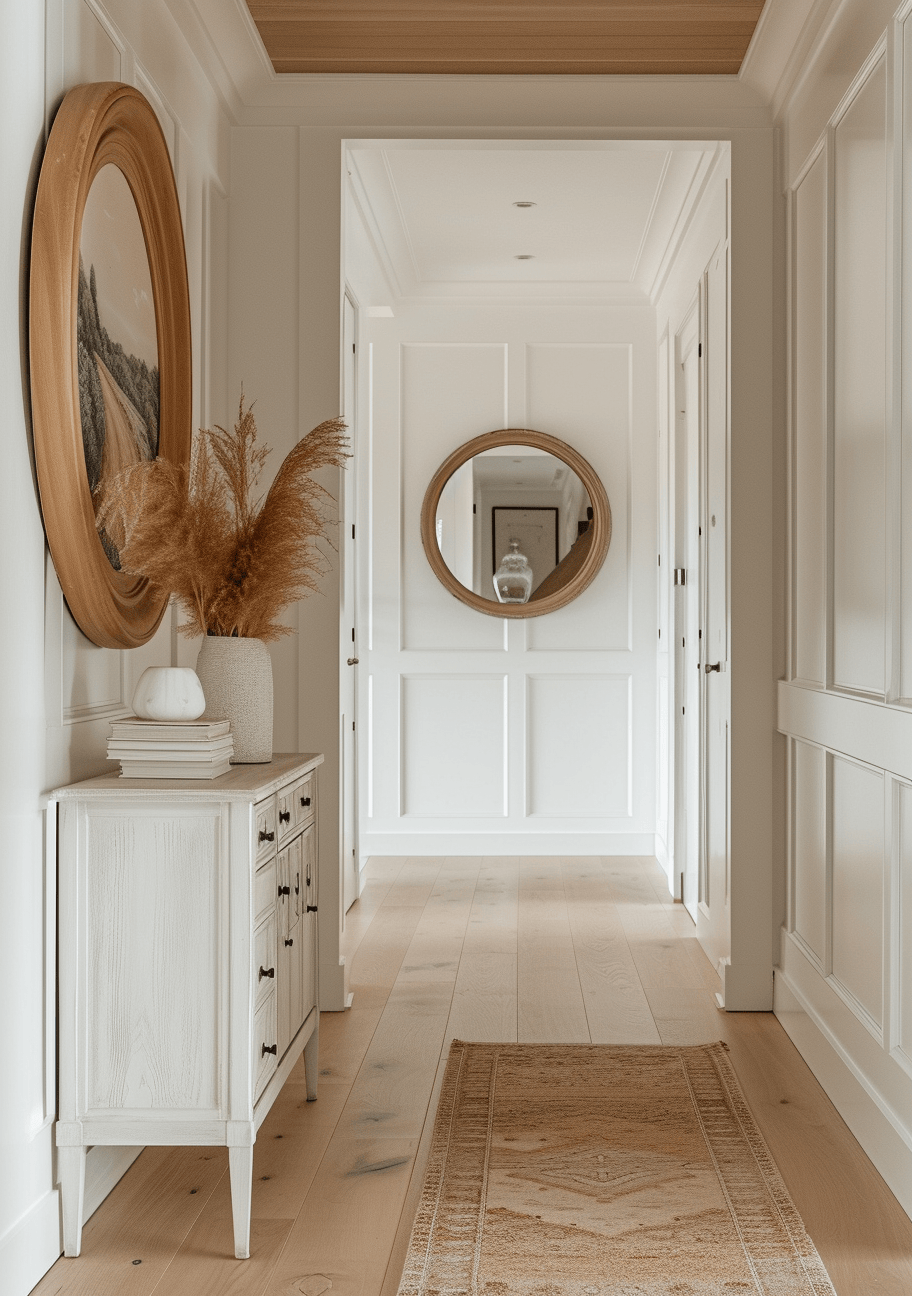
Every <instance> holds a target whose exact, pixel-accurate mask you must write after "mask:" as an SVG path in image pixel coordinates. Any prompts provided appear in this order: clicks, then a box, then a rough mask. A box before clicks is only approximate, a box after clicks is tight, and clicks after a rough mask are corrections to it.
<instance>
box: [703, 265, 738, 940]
mask: <svg viewBox="0 0 912 1296" xmlns="http://www.w3.org/2000/svg"><path fill="white" fill-rule="evenodd" d="M702 300H703V329H702V333H703V338H704V355H703V364H704V369H703V374H702V377H703V380H704V382H703V393H704V400H703V404H704V418H703V437H702V451H703V452H702V456H701V458H702V470H701V473H700V495H701V506H700V515H701V525H702V569H701V585H702V594H703V600H702V617H701V627H702V647H703V676H702V678H703V697H702V707H703V715H702V759H703V778H702V784H703V795H702V821H703V829H702V837H703V840H702V843H701V851H700V855H701V879H700V912H699V916H698V918H697V935H698V937H699V939H700V942H701V944H702V945H703V947H704V949H705V950H706V952H707V954H708V955H709V956H710V958H711V959H712V960H713V962H715V963H718V962H719V960H721V959H725V958H727V957H728V954H729V947H730V922H729V896H728V855H729V851H728V800H729V796H728V724H729V720H728V718H729V682H730V678H731V677H730V675H729V673H728V555H727V539H726V537H727V534H728V527H727V503H728V492H727V480H728V471H727V443H728V373H727V370H728V346H727V338H728V255H727V250H726V248H725V247H724V246H721V247H720V248H719V249H718V250H717V252H716V253H715V254H714V255H713V257H712V259H711V261H710V263H709V266H708V268H707V270H706V274H705V275H704V279H703V293H702Z"/></svg>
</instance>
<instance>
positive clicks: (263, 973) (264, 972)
mask: <svg viewBox="0 0 912 1296" xmlns="http://www.w3.org/2000/svg"><path fill="white" fill-rule="evenodd" d="M274 976H275V968H264V967H261V968H260V980H261V981H262V980H263V977H274Z"/></svg>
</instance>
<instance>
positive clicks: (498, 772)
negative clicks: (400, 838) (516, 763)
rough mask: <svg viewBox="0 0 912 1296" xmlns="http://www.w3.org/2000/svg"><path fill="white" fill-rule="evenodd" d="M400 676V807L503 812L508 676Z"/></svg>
mask: <svg viewBox="0 0 912 1296" xmlns="http://www.w3.org/2000/svg"><path fill="white" fill-rule="evenodd" d="M401 684H402V722H401V727H402V784H401V786H402V813H403V814H404V815H420V816H423V817H425V818H437V817H441V816H442V817H445V818H476V819H485V818H489V817H499V816H503V815H505V814H506V813H507V779H506V774H507V771H506V767H505V761H506V741H505V727H506V708H507V681H506V677H505V676H503V675H444V674H441V675H431V676H427V675H424V676H417V675H405V676H403V677H402V681H401ZM384 754H385V753H383V752H382V751H381V752H380V753H379V756H380V759H381V760H382V759H383V758H384Z"/></svg>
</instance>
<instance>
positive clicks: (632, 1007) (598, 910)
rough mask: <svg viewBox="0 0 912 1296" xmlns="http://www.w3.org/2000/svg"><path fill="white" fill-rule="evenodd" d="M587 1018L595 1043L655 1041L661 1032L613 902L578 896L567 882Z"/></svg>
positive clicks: (571, 925)
mask: <svg viewBox="0 0 912 1296" xmlns="http://www.w3.org/2000/svg"><path fill="white" fill-rule="evenodd" d="M567 892H568V912H569V919H570V931H571V934H572V936H573V945H574V949H575V950H576V965H577V969H578V971H579V978H580V986H581V988H582V992H583V1002H584V1004H585V1008H586V1020H587V1022H588V1023H589V1034H590V1037H591V1039H592V1043H593V1044H658V1043H660V1040H659V1032H658V1029H657V1027H656V1024H655V1021H654V1020H653V1016H652V1012H651V1011H650V1007H649V1000H648V999H647V998H646V994H645V992H644V990H643V986H642V983H641V982H640V978H639V975H638V974H637V967H636V963H635V962H634V958H633V955H632V954H631V952H630V947H629V946H628V944H627V940H626V937H625V936H624V928H623V925H622V923H621V920H620V916H619V915H618V911H617V908H616V907H615V906H614V905H608V904H597V903H593V902H592V901H591V900H589V899H587V900H585V901H580V902H578V901H576V899H575V897H574V894H573V881H572V879H570V880H569V881H568V885H567Z"/></svg>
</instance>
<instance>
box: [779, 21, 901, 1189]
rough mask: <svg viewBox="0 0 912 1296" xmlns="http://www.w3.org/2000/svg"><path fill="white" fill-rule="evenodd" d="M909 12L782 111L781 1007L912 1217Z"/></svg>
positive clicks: (846, 35)
mask: <svg viewBox="0 0 912 1296" xmlns="http://www.w3.org/2000/svg"><path fill="white" fill-rule="evenodd" d="M910 14H912V4H910V3H906V4H904V5H903V6H901V8H900V10H898V11H897V17H896V19H895V21H893V22H891V24H890V25H889V26H888V28H887V30H886V31H884V32H883V33H882V35H881V37H880V39H879V40H877V41H876V43H875V44H874V46H873V48H869V49H867V50H859V49H858V48H857V47H856V44H855V43H853V39H852V37H851V34H850V32H849V29H848V28H846V27H840V26H839V25H838V24H837V25H836V26H834V27H833V28H832V29H831V30H830V33H829V35H828V37H827V41H828V44H827V47H826V48H825V49H824V50H823V51H822V53H821V56H820V58H819V60H818V62H817V63H816V64H815V66H814V68H813V69H812V70H811V71H810V72H809V74H808V76H807V78H806V80H805V81H804V83H803V84H802V88H801V91H800V93H799V94H796V98H795V100H794V101H793V103H791V104H789V105H787V107H786V109H785V112H784V120H783V123H782V124H783V129H784V132H785V133H786V134H787V135H788V138H789V140H790V141H794V140H795V139H798V138H804V139H811V138H812V136H811V133H810V130H809V122H810V121H811V120H812V119H813V118H814V114H816V121H817V132H818V136H817V140H816V142H815V143H813V145H812V147H811V148H810V151H809V153H808V156H807V157H806V158H804V159H803V160H802V159H799V158H798V157H797V156H792V155H790V154H789V151H788V149H787V150H786V152H785V154H784V158H785V162H786V166H788V167H789V173H788V174H786V175H785V176H784V177H783V179H784V183H785V188H786V192H787V196H788V199H789V203H790V220H789V222H788V237H789V256H788V262H789V266H790V267H791V276H790V293H791V298H790V329H791V336H790V346H789V354H790V359H791V374H790V410H791V420H790V455H789V466H790V499H791V517H790V545H789V555H790V556H789V571H788V578H789V591H788V593H789V598H788V606H789V609H790V616H791V626H790V634H789V650H790V660H789V663H788V669H787V672H786V679H785V680H784V681H783V682H781V683H780V685H779V729H780V731H781V732H782V733H784V734H786V735H787V736H788V739H789V742H788V747H789V764H790V777H789V780H788V813H789V825H790V831H789V852H788V894H789V898H790V903H789V911H788V915H787V918H786V921H785V925H784V928H783V931H782V942H781V955H780V965H779V968H778V970H777V973H776V994H775V1008H776V1011H777V1013H778V1014H779V1015H780V1018H781V1020H782V1022H783V1025H784V1026H785V1028H786V1030H787V1031H788V1032H789V1033H790V1034H791V1036H792V1038H793V1039H794V1040H795V1042H796V1044H797V1045H798V1047H799V1049H801V1051H802V1053H803V1054H804V1056H805V1057H806V1058H807V1060H808V1062H809V1063H810V1065H811V1066H812V1067H813V1069H814V1071H815V1073H816V1074H817V1076H818V1078H819V1079H820V1080H821V1082H822V1083H823V1085H824V1087H825V1088H826V1089H827V1091H828V1092H829V1093H830V1096H831V1097H832V1098H833V1100H834V1102H836V1104H837V1106H838V1107H839V1109H840V1111H841V1112H842V1114H843V1116H844V1117H845V1119H846V1121H847V1122H848V1124H849V1125H850V1127H851V1128H852V1130H853V1131H854V1132H855V1133H856V1135H857V1136H858V1137H859V1139H860V1140H861V1142H862V1144H863V1146H864V1147H865V1149H866V1151H868V1152H869V1154H870V1155H871V1157H872V1158H873V1160H874V1161H875V1164H876V1165H877V1167H878V1169H879V1170H880V1171H881V1173H882V1174H883V1175H884V1177H885V1179H886V1180H887V1182H888V1183H889V1185H890V1187H891V1188H892V1189H893V1191H894V1192H895V1193H896V1195H897V1197H898V1198H899V1199H900V1201H901V1202H902V1203H903V1205H904V1207H905V1209H906V1210H907V1211H909V1212H910V1213H912V1188H910V1185H912V1065H910V1057H912V1051H910V1042H912V1009H910V1006H909V1000H910V995H909V992H908V989H907V986H908V984H909V972H910V967H912V905H910V903H909V900H908V896H909V878H910V871H912V866H910V863H909V860H910V858H912V855H910V849H909V830H910V820H909V813H910V810H912V801H910V786H909V783H910V780H912V709H910V708H909V707H908V706H907V705H904V704H903V703H902V701H901V699H902V698H904V697H906V696H907V695H908V694H909V693H910V689H909V686H908V680H909V678H910V676H909V672H908V668H907V667H906V666H905V664H904V657H903V654H905V653H907V651H908V640H907V637H906V636H905V635H904V634H903V623H904V620H905V619H908V616H909V609H910V608H912V599H910V597H909V596H908V594H907V593H906V591H907V590H912V585H910V583H909V576H908V572H905V573H903V566H904V561H903V560H904V551H903V545H904V544H905V545H906V546H908V544H909V539H908V537H909V527H908V523H907V522H906V521H905V518H904V513H905V512H906V511H907V506H908V499H909V495H908V491H907V490H906V488H905V486H904V484H903V483H904V481H905V480H908V479H909V467H908V464H907V463H906V458H907V456H906V457H904V455H903V436H904V433H903V430H902V424H903V422H905V423H908V420H907V419H903V418H902V417H901V414H902V405H901V400H902V398H903V397H902V394H903V393H904V391H905V389H906V388H907V387H908V385H909V384H908V380H907V378H906V372H907V371H908V358H907V353H908V334H907V331H906V330H907V329H908V327H909V323H910V321H912V315H910V311H912V293H910V288H912V274H910V271H912V255H910V250H909V247H908V245H907V241H906V240H904V239H901V238H899V237H898V234H899V231H900V230H902V229H903V228H904V227H907V226H908V221H909V198H908V193H909V183H908V182H909V171H908V162H907V160H906V159H907V155H908V150H909V146H910V143H912V135H910V132H909V123H910V121H912V117H910V109H912V43H910V30H912V29H910V21H912V20H910V16H909V15H910ZM836 68H839V69H840V71H839V73H838V74H836V73H835V71H834V70H835V69H836ZM824 105H826V111H825V112H823V111H822V109H823V107H824ZM897 292H901V293H902V300H901V301H898V300H897V298H896V293H897ZM906 399H907V398H906ZM906 435H907V434H906ZM901 463H902V464H903V472H904V473H905V478H901V477H900V473H899V465H900V464H901ZM904 501H905V504H904ZM900 573H903V574H902V575H900ZM900 645H902V648H901V651H896V650H897V648H899V647H900Z"/></svg>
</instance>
